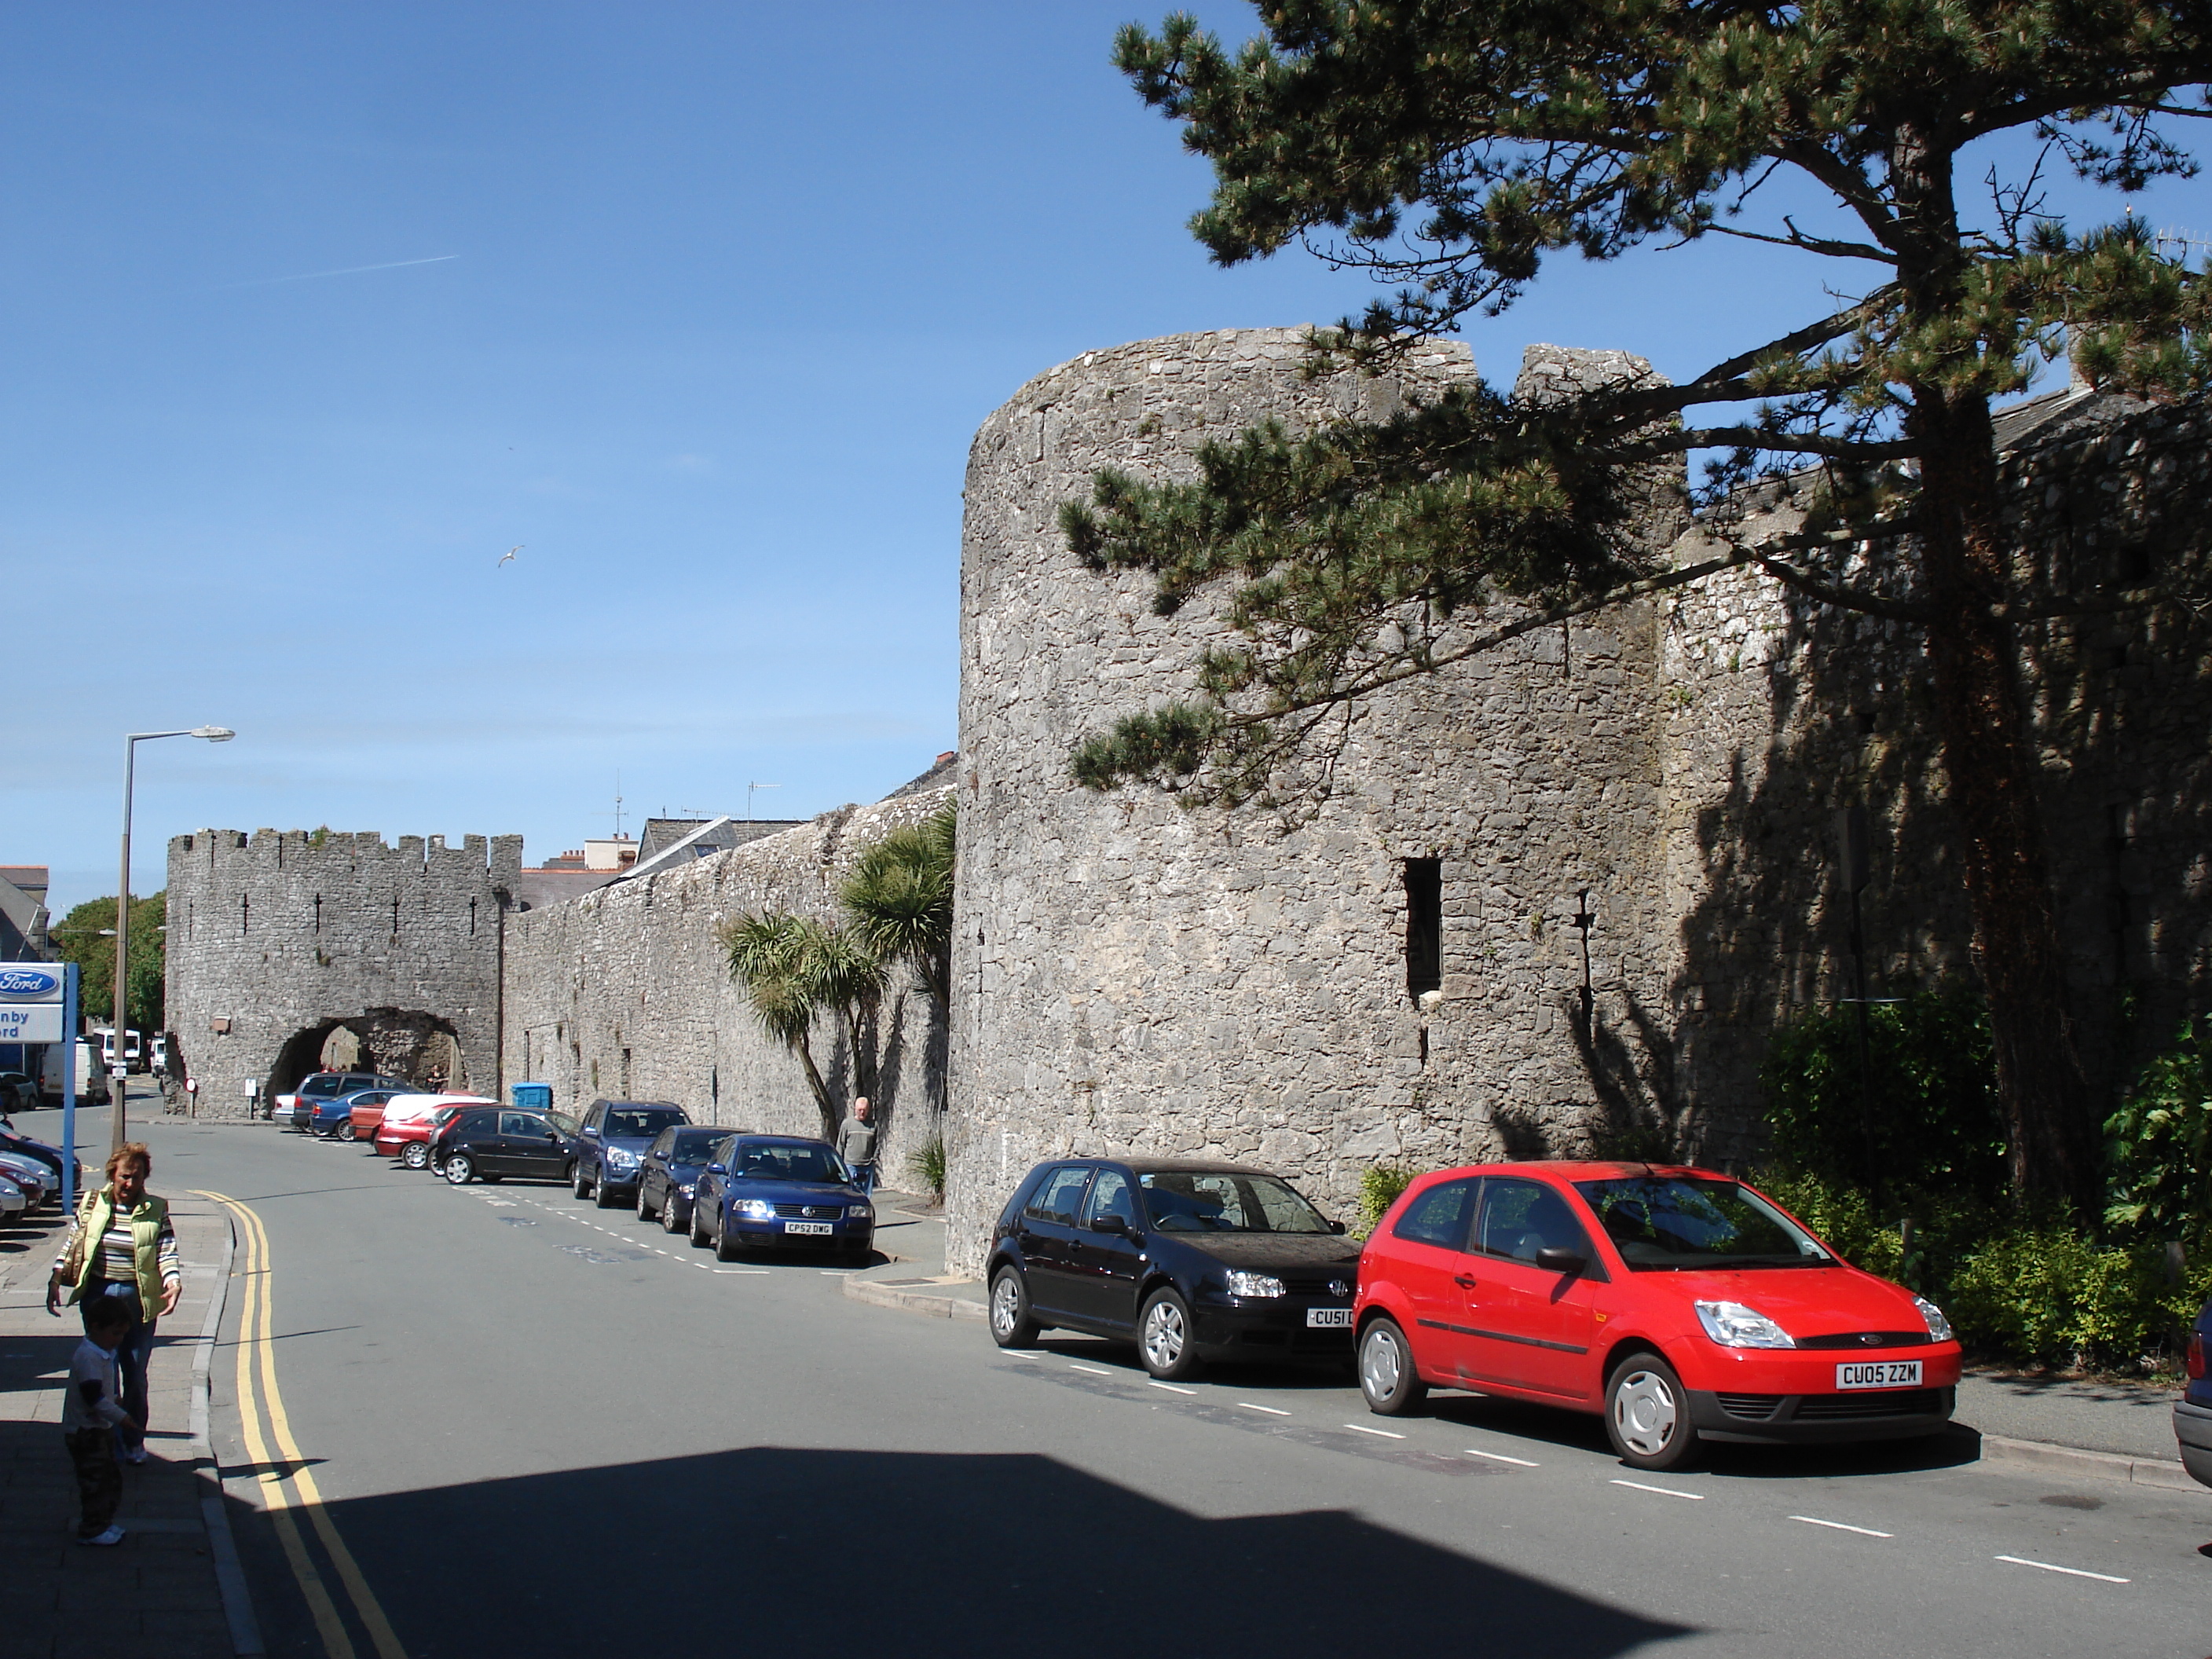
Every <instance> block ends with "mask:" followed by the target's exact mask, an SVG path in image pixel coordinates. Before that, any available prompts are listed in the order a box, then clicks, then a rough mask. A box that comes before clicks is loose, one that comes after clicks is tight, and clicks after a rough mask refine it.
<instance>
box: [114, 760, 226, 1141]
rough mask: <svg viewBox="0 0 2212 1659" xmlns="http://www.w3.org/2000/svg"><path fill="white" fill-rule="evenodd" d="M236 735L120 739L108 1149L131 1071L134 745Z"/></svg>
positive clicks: (118, 1131)
mask: <svg viewBox="0 0 2212 1659" xmlns="http://www.w3.org/2000/svg"><path fill="white" fill-rule="evenodd" d="M237 735H238V733H237V732H234V731H232V730H231V729H230V728H229V727H228V726H193V727H192V728H191V730H189V731H185V732H131V734H130V735H129V736H127V737H125V738H124V739H123V878H122V880H121V881H120V882H119V883H118V884H117V886H116V890H115V1056H116V1057H115V1061H114V1063H113V1064H112V1065H110V1066H108V1068H107V1099H108V1104H109V1106H110V1107H111V1111H110V1113H109V1115H110V1117H111V1118H112V1120H113V1132H112V1133H111V1134H110V1136H109V1137H108V1143H107V1145H108V1150H109V1151H110V1152H113V1151H114V1150H115V1149H116V1148H117V1147H119V1146H122V1145H123V1127H124V1126H123V1117H124V1107H123V1100H124V1094H125V1090H126V1089H127V1088H128V1087H129V1078H128V1075H127V1074H128V1073H129V1072H130V1069H131V1021H130V1018H129V1015H130V1012H131V982H130V975H131V785H132V783H133V782H134V781H136V777H137V769H138V745H139V744H142V743H150V742H152V741H153V740H154V739H155V738H204V739H206V741H208V742H210V743H228V742H229V741H230V740H231V739H232V738H234V737H236V736H237Z"/></svg>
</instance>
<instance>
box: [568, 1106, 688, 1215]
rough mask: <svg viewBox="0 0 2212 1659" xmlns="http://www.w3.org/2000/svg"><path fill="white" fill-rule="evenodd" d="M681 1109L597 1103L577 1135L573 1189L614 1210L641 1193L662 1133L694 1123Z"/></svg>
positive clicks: (570, 1181)
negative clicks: (651, 1150) (641, 1178)
mask: <svg viewBox="0 0 2212 1659" xmlns="http://www.w3.org/2000/svg"><path fill="white" fill-rule="evenodd" d="M690 1121H691V1119H690V1115H688V1114H687V1113H686V1112H685V1111H684V1109H683V1108H682V1107H681V1106H676V1105H671V1103H668V1102H667V1101H665V1100H595V1101H593V1102H592V1104H591V1109H590V1110H588V1111H586V1113H585V1114H584V1122H583V1127H581V1128H580V1129H579V1130H577V1132H576V1139H575V1142H574V1151H573V1152H571V1154H570V1158H571V1161H570V1163H569V1165H568V1184H569V1189H570V1190H571V1191H572V1192H574V1194H576V1196H577V1197H579V1198H588V1199H590V1200H592V1203H594V1204H596V1205H598V1206H599V1208H601V1209H602V1210H611V1209H612V1208H613V1207H614V1206H616V1205H617V1204H619V1203H621V1202H622V1201H623V1200H624V1199H626V1198H629V1196H630V1195H631V1194H634V1193H635V1191H636V1190H637V1172H638V1169H639V1167H640V1166H641V1164H644V1162H645V1149H646V1148H647V1147H648V1146H652V1145H653V1141H654V1140H655V1139H657V1138H658V1137H659V1133H660V1132H661V1131H662V1130H663V1129H667V1128H672V1127H675V1126H677V1125H678V1124H682V1123H689V1122H690Z"/></svg>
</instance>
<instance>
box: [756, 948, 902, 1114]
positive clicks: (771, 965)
mask: <svg viewBox="0 0 2212 1659" xmlns="http://www.w3.org/2000/svg"><path fill="white" fill-rule="evenodd" d="M721 938H722V945H723V947H724V948H725V949H726V951H728V952H729V963H730V977H731V979H732V980H733V981H735V982H736V984H737V986H738V989H739V991H741V992H742V993H743V994H744V999H745V1001H746V1004H747V1006H750V1008H751V1009H752V1011H753V1018H755V1019H757V1020H758V1021H759V1022H760V1026H761V1030H763V1031H764V1032H766V1033H767V1034H768V1035H769V1036H771V1037H773V1038H775V1040H776V1041H777V1042H781V1043H782V1044H783V1045H784V1047H786V1048H788V1049H790V1050H791V1051H792V1053H793V1054H796V1055H798V1056H799V1065H800V1066H802V1067H803V1068H804V1069H805V1073H806V1086H807V1088H808V1089H809V1090H810V1091H811V1092H812V1094H813V1096H814V1106H815V1109H816V1110H817V1112H819V1113H820V1114H821V1117H822V1133H823V1136H824V1138H825V1139H826V1138H828V1137H829V1136H832V1135H834V1134H836V1131H837V1106H836V1102H835V1101H834V1100H833V1099H832V1098H831V1097H830V1094H829V1085H828V1084H827V1083H826V1082H824V1081H823V1076H822V1071H821V1068H820V1067H819V1066H817V1065H816V1064H815V1060H814V1049H813V1044H812V1041H811V1038H812V1032H813V1026H814V1021H815V1019H816V1018H817V1016H821V1015H825V1014H826V1015H829V1016H831V1017H834V1018H837V1019H839V1020H841V1021H842V1022H843V1024H844V1026H845V1034H846V1040H847V1043H848V1047H849V1048H850V1050H851V1053H852V1056H853V1082H854V1093H856V1094H862V1095H867V1094H872V1093H874V1091H875V1084H876V1076H875V1072H876V1067H875V1045H874V1042H873V1040H872V1035H871V1033H870V1032H869V1031H868V1029H867V1024H868V1015H869V1013H870V1012H872V1010H873V1007H874V1006H875V1000H876V998H877V997H878V995H879V994H881V992H882V990H883V982H884V969H883V963H881V962H880V961H879V960H878V958H877V957H876V956H875V954H874V952H872V951H870V950H869V949H868V948H867V946H866V945H864V944H862V943H861V942H860V941H859V940H858V939H854V937H853V936H852V935H850V934H849V933H844V932H842V931H841V930H840V929H838V928H836V927H831V926H830V925H829V924H828V923H827V922H822V921H815V920H814V919H813V918H812V917H811V916H797V915H789V914H788V913H786V912H782V911H769V912H766V913H764V914H763V915H757V916H750V915H749V916H740V917H738V919H737V920H736V921H733V922H731V923H729V924H728V925H727V926H726V927H724V928H723V929H722V934H721Z"/></svg>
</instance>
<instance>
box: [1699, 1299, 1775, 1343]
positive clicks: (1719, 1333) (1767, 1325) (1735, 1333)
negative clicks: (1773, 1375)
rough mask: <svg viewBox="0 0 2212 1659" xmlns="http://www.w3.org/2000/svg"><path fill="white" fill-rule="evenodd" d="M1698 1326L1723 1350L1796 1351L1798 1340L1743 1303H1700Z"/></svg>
mask: <svg viewBox="0 0 2212 1659" xmlns="http://www.w3.org/2000/svg"><path fill="white" fill-rule="evenodd" d="M1697 1307H1698V1323H1699V1324H1700V1325H1703V1326H1704V1327H1705V1334H1706V1335H1707V1336H1710V1337H1711V1338H1712V1340H1714V1341H1716V1342H1717V1343H1719V1344H1720V1345H1721V1346H1723V1348H1794V1347H1796V1346H1797V1340H1796V1338H1795V1337H1793V1336H1791V1335H1790V1333H1789V1332H1787V1331H1785V1330H1784V1329H1783V1328H1782V1327H1781V1326H1779V1325H1778V1324H1776V1323H1775V1322H1773V1321H1772V1320H1771V1319H1769V1318H1768V1317H1767V1316H1765V1314H1763V1313H1760V1312H1759V1311H1758V1310H1756V1309H1753V1308H1747V1307H1745V1306H1744V1305H1743V1304H1742V1303H1741V1302H1700V1303H1699V1304H1697Z"/></svg>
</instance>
